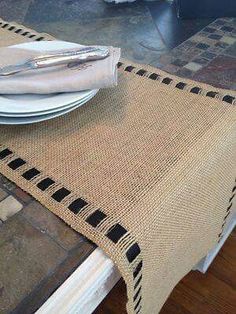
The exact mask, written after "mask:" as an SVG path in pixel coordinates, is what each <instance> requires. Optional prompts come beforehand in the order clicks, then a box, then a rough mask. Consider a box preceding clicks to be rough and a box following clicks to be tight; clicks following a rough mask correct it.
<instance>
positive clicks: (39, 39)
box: [36, 37, 44, 41]
mask: <svg viewBox="0 0 236 314" xmlns="http://www.w3.org/2000/svg"><path fill="white" fill-rule="evenodd" d="M43 39H44V37H39V38H37V39H36V41H41V40H43Z"/></svg>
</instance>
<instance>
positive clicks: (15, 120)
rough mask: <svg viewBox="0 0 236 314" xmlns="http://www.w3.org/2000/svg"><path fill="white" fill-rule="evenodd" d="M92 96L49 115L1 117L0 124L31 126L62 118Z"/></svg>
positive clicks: (91, 96)
mask: <svg viewBox="0 0 236 314" xmlns="http://www.w3.org/2000/svg"><path fill="white" fill-rule="evenodd" d="M93 96H94V95H93V94H91V95H90V96H88V97H87V98H86V99H85V100H84V102H81V101H79V102H75V103H74V105H73V106H72V107H69V108H66V109H62V110H60V111H57V112H52V113H50V114H44V115H39V116H31V117H3V116H0V124H7V125H20V124H31V123H37V122H42V121H46V120H49V119H53V118H56V117H59V116H62V115H64V114H66V113H69V112H71V111H72V110H75V109H77V108H78V107H80V106H82V105H83V104H84V103H86V102H88V101H89V100H90V99H91V98H93Z"/></svg>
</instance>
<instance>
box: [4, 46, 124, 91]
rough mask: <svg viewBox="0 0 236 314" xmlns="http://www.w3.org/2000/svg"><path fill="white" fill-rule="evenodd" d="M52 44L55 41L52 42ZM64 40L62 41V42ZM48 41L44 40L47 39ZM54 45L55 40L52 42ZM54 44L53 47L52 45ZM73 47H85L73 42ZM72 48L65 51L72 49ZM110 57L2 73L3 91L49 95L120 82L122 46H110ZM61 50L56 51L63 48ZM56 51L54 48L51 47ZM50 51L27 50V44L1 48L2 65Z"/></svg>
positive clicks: (109, 85)
mask: <svg viewBox="0 0 236 314" xmlns="http://www.w3.org/2000/svg"><path fill="white" fill-rule="evenodd" d="M49 43H50V44H51V45H52V42H49ZM60 43H62V42H60ZM44 44H45V42H44ZM53 46H55V41H54V42H53ZM53 46H52V47H53ZM72 47H73V48H78V47H81V48H82V47H84V46H82V45H77V44H72ZM69 49H70V47H69V48H68V47H67V48H65V49H63V50H69ZM109 49H110V55H109V57H107V58H105V59H103V60H98V61H90V62H86V63H84V64H80V65H78V64H77V65H74V66H73V64H72V66H68V65H66V64H65V65H60V66H54V67H49V68H44V69H37V70H30V71H27V72H22V73H17V74H14V75H10V76H4V77H3V76H2V77H1V76H0V91H1V94H26V93H33V94H50V93H57V92H75V91H81V90H86V89H99V88H104V87H111V86H115V85H117V63H118V61H119V58H120V49H119V48H114V47H109ZM63 50H62V49H60V50H58V49H57V50H56V51H63ZM52 51H53V52H55V49H54V48H53V49H52ZM52 51H50V50H47V51H45V50H40V51H39V50H37V51H36V50H34V49H31V50H30V49H28V48H27V46H26V44H24V45H21V47H17V46H10V47H5V48H1V49H0V67H4V66H7V65H11V64H17V63H23V62H24V61H26V60H28V59H30V58H34V57H37V56H40V55H45V54H48V53H50V52H52Z"/></svg>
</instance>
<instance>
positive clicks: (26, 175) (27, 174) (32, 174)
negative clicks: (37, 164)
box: [22, 168, 40, 180]
mask: <svg viewBox="0 0 236 314" xmlns="http://www.w3.org/2000/svg"><path fill="white" fill-rule="evenodd" d="M39 173H40V171H38V170H37V169H35V168H31V169H29V170H27V171H26V172H24V173H23V174H22V177H23V178H25V179H26V180H31V179H33V178H34V177H35V176H37V175H38V174H39Z"/></svg>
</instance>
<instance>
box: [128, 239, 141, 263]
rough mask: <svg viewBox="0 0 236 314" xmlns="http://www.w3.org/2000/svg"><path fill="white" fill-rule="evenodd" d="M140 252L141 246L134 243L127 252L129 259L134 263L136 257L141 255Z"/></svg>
mask: <svg viewBox="0 0 236 314" xmlns="http://www.w3.org/2000/svg"><path fill="white" fill-rule="evenodd" d="M140 252H141V251H140V247H139V245H138V243H134V244H133V245H132V246H131V247H130V248H129V249H128V251H127V252H126V256H127V259H128V261H129V262H130V263H132V262H133V261H134V260H135V258H136V257H137V256H138V255H139V253H140Z"/></svg>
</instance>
